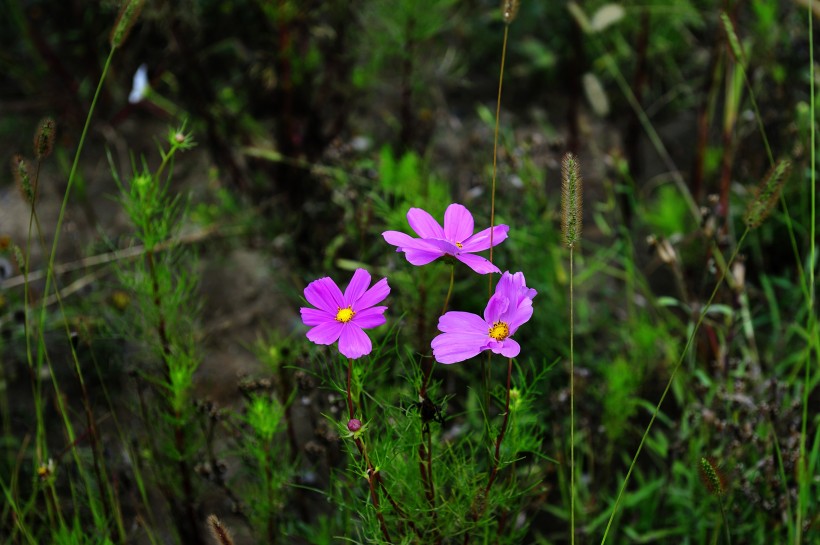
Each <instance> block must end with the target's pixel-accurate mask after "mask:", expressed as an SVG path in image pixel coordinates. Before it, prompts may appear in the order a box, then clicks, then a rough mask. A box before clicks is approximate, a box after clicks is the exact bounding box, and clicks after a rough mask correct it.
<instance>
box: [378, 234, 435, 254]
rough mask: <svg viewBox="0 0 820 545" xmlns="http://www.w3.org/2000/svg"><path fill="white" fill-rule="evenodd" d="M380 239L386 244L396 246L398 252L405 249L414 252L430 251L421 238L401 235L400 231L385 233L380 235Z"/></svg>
mask: <svg viewBox="0 0 820 545" xmlns="http://www.w3.org/2000/svg"><path fill="white" fill-rule="evenodd" d="M382 237H384V240H385V241H387V243H388V244H392V245H393V246H398V251H402V250H405V249H407V248H413V249H416V250H429V249H430V244H429V243H428V242H427V240H425V239H422V238H413V237H411V236H410V235H408V234H407V233H402V232H401V231H385V232H384V233H382Z"/></svg>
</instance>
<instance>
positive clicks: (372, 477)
mask: <svg viewBox="0 0 820 545" xmlns="http://www.w3.org/2000/svg"><path fill="white" fill-rule="evenodd" d="M352 374H353V359H351V358H348V359H347V409H348V412H349V414H350V419H351V420H353V417H354V414H355V413H354V410H353V395H352V394H351V392H350V376H351V375H352ZM353 442H354V443H355V444H356V448H358V449H359V454H361V455H362V458H364V462H365V465H366V466H367V483H368V485H369V486H370V498H371V500H372V501H373V507H374V508H375V509H376V517H377V518H378V519H379V526H380V527H381V531H382V535H383V536H384V539H385V541H387V542H388V543H392V541H391V540H390V532H388V530H387V522H386V521H385V520H384V514H382V511H381V509H380V508H379V494H378V493H377V492H376V483H377V482H378V481H380V480H381V478H380V477H378V476H377V472H376V468H375V467H373V463H372V462H371V461H370V458H369V457H368V456H367V450H366V449H365V446H364V442H363V441H362V440H361V438H359V437H356V436H354V437H353Z"/></svg>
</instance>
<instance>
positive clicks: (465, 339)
mask: <svg viewBox="0 0 820 545" xmlns="http://www.w3.org/2000/svg"><path fill="white" fill-rule="evenodd" d="M486 342H487V336H486V335H475V334H463V333H442V334H441V335H438V336H437V337H435V338H434V339H433V342H432V343H430V346H431V347H432V348H433V357H434V358H435V359H436V361H437V362H439V363H458V362H460V361H464V360H468V359H470V358H472V357H475V356H477V355H478V354H479V352H481V351H482V350H483V349H484V345H485V344H486Z"/></svg>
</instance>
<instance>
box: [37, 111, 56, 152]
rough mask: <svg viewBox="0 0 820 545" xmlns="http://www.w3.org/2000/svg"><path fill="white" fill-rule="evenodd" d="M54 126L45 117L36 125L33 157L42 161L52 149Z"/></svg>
mask: <svg viewBox="0 0 820 545" xmlns="http://www.w3.org/2000/svg"><path fill="white" fill-rule="evenodd" d="M55 129H56V124H55V123H54V120H53V119H52V118H50V117H46V118H45V119H43V120H42V121H40V123H39V124H38V125H37V132H36V133H35V134H34V157H35V158H36V159H37V160H38V161H42V160H43V159H45V158H46V157H48V156H49V155H51V150H52V149H54V136H55V134H56V130H55Z"/></svg>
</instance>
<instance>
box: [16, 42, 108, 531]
mask: <svg viewBox="0 0 820 545" xmlns="http://www.w3.org/2000/svg"><path fill="white" fill-rule="evenodd" d="M116 49H117V48H116V47H112V48H111V50H110V51H109V54H108V56H107V58H106V60H105V64H104V66H103V70H102V73H101V75H100V79H99V81H98V83H97V88H96V91H95V92H94V97H93V99H92V101H91V106H90V108H89V111H88V115H87V116H86V121H85V124H84V125H83V130H82V133H81V135H80V141H79V144H78V146H77V151H76V153H75V156H74V161H73V163H72V165H71V171H70V173H69V177H68V182H67V185H66V190H65V193H64V195H63V201H62V204H61V206H60V211H59V214H58V217H57V224H56V227H55V229H54V240H53V241H52V245H51V251H50V253H49V257H48V262H47V267H46V282H45V288H44V290H43V301H42V304H41V307H40V314H39V318H38V319H37V326H38V335H37V340H36V343H37V353H36V366H35V365H34V360H35V355H34V354H32V346H31V345H32V339H31V333H30V325H29V321H28V306H29V301H28V300H29V285H28V280H27V278H28V277H27V275H28V270H29V260H28V258H29V255H30V248H31V238H32V224H36V225H37V227H38V231H39V232H40V237H39V238H40V240H41V243H42V244H43V245H44V246H45V244H44V242H43V241H42V232H41V230H39V220H37V217H36V211H35V198H34V197H36V182H35V190H34V191H33V192H32V200H31V215H30V219H29V229H28V237H27V240H28V242H27V244H26V257H25V263H24V264H23V266H24V268H25V272H24V274H25V275H26V276H25V279H24V283H25V287H24V295H23V297H24V312H25V313H26V321H25V331H26V333H25V334H26V354H27V359H28V362H29V368H30V370H31V372H32V375H33V380H34V381H35V385H34V390H35V391H34V399H35V402H34V403H35V418H36V421H37V435H36V437H37V440H36V442H35V447H36V451H37V454H38V458H39V459H40V463H45V462H46V460H47V459H48V454H47V453H48V447H47V444H46V438H45V422H44V419H43V405H42V395H41V394H42V376H41V373H40V370H41V369H42V367H43V364H44V363H45V364H46V365H47V367H48V371H49V374H50V375H51V380H52V385H53V387H54V391H55V398H56V401H57V408H58V412H59V413H60V415H61V417H62V419H63V425H64V428H65V432H66V437H67V441H68V444H69V447H68V448H69V449H70V450H71V451H72V457H73V458H74V462H75V465H76V467H77V471H78V473H79V476H80V478H81V480H82V481H83V483H84V486H85V489H86V491H87V493H88V497H89V500H88V504H89V507H90V508H91V514H92V517H93V519H94V524H95V526H96V528H97V529H98V531H101V532H102V533H103V534H104V535H107V532H106V531H105V523H106V519H108V518H111V517H112V513H110V512H109V513H108V515H103V514H102V513H100V512H99V511H98V508H99V505H98V502H97V501H95V500H94V499H93V492H92V485H91V481H90V478H89V477H88V475H87V473H86V471H85V469H84V466H83V463H82V461H81V460H80V458H79V454H78V453H77V449H76V448H75V447H76V444H77V437H76V435H75V434H74V431H73V426H72V424H71V422H70V420H69V416H68V411H67V407H66V406H65V402H64V396H63V395H62V392H61V389H60V387H59V384H58V382H57V377H56V374H55V373H54V369H53V366H52V364H51V360H50V358H49V356H48V352H47V346H46V341H45V324H46V313H47V306H48V294H49V293H50V290H51V286H52V283H53V282H54V262H55V260H56V255H57V248H58V245H59V240H60V233H61V230H62V224H63V220H64V218H65V212H66V209H67V205H68V199H69V197H70V194H71V189H72V186H73V183H74V180H75V178H76V174H77V168H78V166H79V158H80V155H81V153H82V150H83V147H84V144H85V138H86V136H87V134H88V129H89V127H90V125H91V118H92V116H93V114H94V110H95V107H96V104H97V99H98V98H99V95H100V92H101V90H102V86H103V83H104V82H105V79H106V76H107V74H108V70H109V67H110V66H111V61H112V59H113V57H114V53H115V51H116ZM35 153H37V154H38V156H40V157H42V155H41V154H40V153H39V150H35ZM38 175H39V161H38ZM44 251H45V248H44ZM55 295H56V296H57V297H58V300H59V290H58V289H55ZM61 308H62V306H61ZM63 317H64V318H65V312H63ZM66 327H68V326H67V324H66ZM69 333H70V332H69V331H68V330H67V335H68V334H69ZM72 352H73V347H72ZM73 357H74V362H75V369H79V365H78V362H77V360H76V354H73ZM78 376H79V377H80V381H81V382H82V378H81V374H80V375H78ZM86 401H87V397H86ZM86 409H87V411H88V410H90V409H89V408H88V406H86ZM87 414H89V413H88V412H87ZM89 425H90V427H92V428H93V417H92V418H91V419H90V421H89ZM94 435H96V434H95V433H94ZM94 440H95V438H92V441H94ZM93 452H94V457H95V469H96V470H97V477H98V480H99V481H106V483H107V479H102V474H101V472H100V470H99V463H100V462H99V450H98V449H97V448H95V449H93ZM98 486H99V487H100V498H99V500H100V501H102V502H104V504H105V498H106V497H108V498H109V500H111V495H110V494H105V493H104V492H103V486H104V485H103V483H102V482H98ZM109 492H110V488H109ZM72 493H74V488H73V487H72ZM74 499H75V500H78V498H76V497H75V498H74ZM75 503H76V501H75ZM111 503H112V504H114V503H115V502H114V501H113V500H111ZM105 505H106V507H104V509H105V510H106V511H108V504H105ZM54 507H55V508H57V506H56V500H55V506H54ZM58 513H59V510H58ZM114 518H116V519H117V520H118V528H119V529H120V530H121V531H120V540H121V541H123V539H124V529H123V527H122V525H121V522H120V520H121V519H120V517H119V516H118V515H117V516H116V517H114ZM61 526H62V527H63V528H65V526H64V525H63V524H61Z"/></svg>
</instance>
